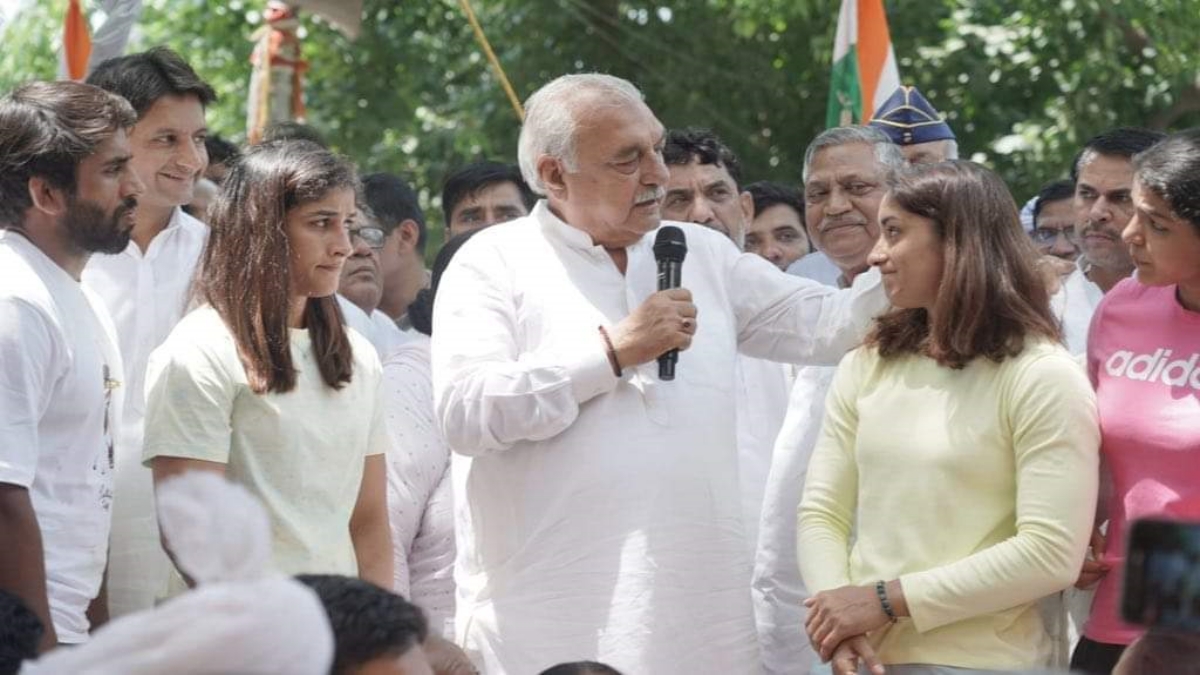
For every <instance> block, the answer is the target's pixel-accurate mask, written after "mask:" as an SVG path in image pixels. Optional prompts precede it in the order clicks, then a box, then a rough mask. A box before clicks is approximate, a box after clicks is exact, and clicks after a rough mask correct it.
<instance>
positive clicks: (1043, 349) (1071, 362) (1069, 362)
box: [1001, 338, 1091, 391]
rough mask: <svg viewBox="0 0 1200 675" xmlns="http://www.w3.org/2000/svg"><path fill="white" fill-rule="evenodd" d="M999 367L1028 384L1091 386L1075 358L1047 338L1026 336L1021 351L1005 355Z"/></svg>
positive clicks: (1086, 387)
mask: <svg viewBox="0 0 1200 675" xmlns="http://www.w3.org/2000/svg"><path fill="white" fill-rule="evenodd" d="M1001 370H1002V371H1007V374H1008V376H1009V377H1011V378H1013V380H1014V381H1016V382H1018V383H1022V384H1027V385H1030V386H1036V387H1048V388H1051V389H1058V388H1060V387H1064V386H1065V387H1068V388H1076V389H1087V390H1089V391H1090V390H1091V385H1090V384H1088V382H1087V372H1086V371H1085V369H1084V367H1083V364H1082V363H1081V362H1080V360H1079V358H1078V357H1076V356H1072V355H1071V353H1070V352H1069V351H1067V348H1066V347H1065V346H1063V345H1062V344H1061V343H1059V342H1057V341H1055V340H1050V339H1048V338H1027V339H1026V342H1025V347H1024V348H1023V349H1022V350H1021V353H1020V354H1017V355H1016V356H1013V357H1010V358H1008V359H1005V360H1004V362H1003V363H1002V364H1001Z"/></svg>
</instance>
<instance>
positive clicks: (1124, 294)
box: [1104, 277, 1172, 304]
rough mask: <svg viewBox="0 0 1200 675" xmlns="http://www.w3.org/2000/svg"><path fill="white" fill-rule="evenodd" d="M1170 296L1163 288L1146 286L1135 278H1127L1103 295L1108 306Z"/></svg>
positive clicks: (1166, 289) (1167, 290) (1170, 292)
mask: <svg viewBox="0 0 1200 675" xmlns="http://www.w3.org/2000/svg"><path fill="white" fill-rule="evenodd" d="M1163 295H1165V296H1168V297H1169V296H1172V291H1170V290H1169V289H1168V288H1167V287H1165V286H1147V285H1145V284H1143V283H1142V282H1140V281H1138V280H1137V278H1136V277H1129V278H1128V279H1122V280H1120V281H1118V282H1117V285H1116V286H1113V287H1112V288H1111V289H1109V291H1108V293H1105V294H1104V297H1105V299H1106V300H1107V301H1108V303H1109V304H1112V303H1120V302H1140V301H1142V300H1145V299H1149V298H1152V297H1156V296H1163Z"/></svg>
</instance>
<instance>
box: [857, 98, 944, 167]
mask: <svg viewBox="0 0 1200 675" xmlns="http://www.w3.org/2000/svg"><path fill="white" fill-rule="evenodd" d="M868 124H869V125H870V126H873V127H875V128H876V129H879V130H880V131H882V132H883V133H885V134H887V135H888V138H890V139H892V142H893V143H895V144H896V145H898V146H900V151H901V152H903V153H904V158H905V159H907V160H908V163H909V164H933V163H935V162H944V161H946V160H947V159H958V141H957V140H956V139H955V137H954V131H952V130H951V129H950V125H948V124H946V122H945V121H944V120H943V119H942V116H941V115H940V114H939V113H938V111H937V110H936V109H934V107H933V106H932V105H930V104H929V101H927V100H926V99H925V97H924V96H922V95H921V92H920V91H918V90H917V88H916V87H905V86H901V87H898V88H897V89H896V91H894V92H892V95H891V96H889V97H888V99H887V100H886V101H884V102H883V105H881V106H879V109H878V110H876V111H875V115H874V116H873V117H872V118H871V121H870V122H869V123H868Z"/></svg>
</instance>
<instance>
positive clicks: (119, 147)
mask: <svg viewBox="0 0 1200 675" xmlns="http://www.w3.org/2000/svg"><path fill="white" fill-rule="evenodd" d="M131 154H132V151H131V150H130V146H129V134H128V133H127V132H126V131H125V130H124V129H117V130H116V131H115V132H113V133H112V134H111V135H109V136H108V137H107V138H105V139H104V140H103V141H100V143H99V144H98V145H96V149H95V150H94V151H93V152H92V154H90V155H88V156H87V157H85V158H84V161H88V160H90V161H91V163H96V164H106V163H108V162H111V161H114V160H118V159H127V158H129V156H130V155H131Z"/></svg>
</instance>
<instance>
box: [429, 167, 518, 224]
mask: <svg viewBox="0 0 1200 675" xmlns="http://www.w3.org/2000/svg"><path fill="white" fill-rule="evenodd" d="M536 201H537V198H536V197H535V196H534V194H533V191H532V190H530V189H529V186H528V185H526V184H525V180H524V179H523V178H521V170H520V169H518V168H517V167H516V166H513V165H512V164H501V163H500V162H475V163H473V164H468V165H466V166H464V167H462V168H460V169H456V170H455V171H454V173H451V174H450V175H449V176H447V177H446V183H445V184H444V185H443V186H442V215H443V217H444V218H445V219H446V221H445V222H446V239H452V238H454V237H457V236H458V235H460V234H463V233H465V232H471V231H474V230H478V229H482V228H485V227H489V226H491V225H495V224H496V223H506V222H508V221H510V220H514V219H516V218H520V217H521V216H527V215H529V209H532V208H533V204H534V202H536Z"/></svg>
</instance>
